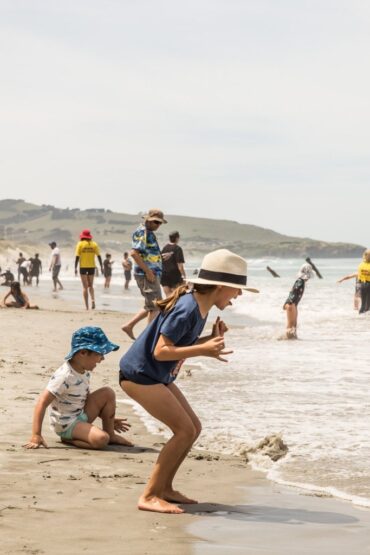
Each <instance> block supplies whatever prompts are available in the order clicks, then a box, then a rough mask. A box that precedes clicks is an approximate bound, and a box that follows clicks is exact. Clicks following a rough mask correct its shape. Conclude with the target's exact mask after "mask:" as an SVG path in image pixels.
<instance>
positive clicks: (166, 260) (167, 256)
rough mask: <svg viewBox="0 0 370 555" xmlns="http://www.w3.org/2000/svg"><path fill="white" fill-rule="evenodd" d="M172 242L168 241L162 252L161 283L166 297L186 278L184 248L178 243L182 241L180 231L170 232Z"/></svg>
mask: <svg viewBox="0 0 370 555" xmlns="http://www.w3.org/2000/svg"><path fill="white" fill-rule="evenodd" d="M169 240H170V242H169V243H167V244H166V245H165V246H164V247H163V249H162V251H161V253H162V277H161V285H162V287H163V291H164V294H165V296H166V297H168V296H169V295H171V293H172V292H173V291H174V289H176V287H178V286H179V285H181V284H182V283H183V281H184V279H185V278H186V274H185V268H184V264H185V260H184V253H183V252H182V248H181V247H180V245H179V244H178V243H179V241H180V233H179V232H178V231H173V232H172V233H170V234H169Z"/></svg>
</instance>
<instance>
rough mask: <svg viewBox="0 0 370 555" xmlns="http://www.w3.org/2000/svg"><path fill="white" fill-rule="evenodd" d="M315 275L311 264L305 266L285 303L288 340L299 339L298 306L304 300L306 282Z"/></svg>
mask: <svg viewBox="0 0 370 555" xmlns="http://www.w3.org/2000/svg"><path fill="white" fill-rule="evenodd" d="M314 275H315V274H314V272H313V269H312V266H311V264H308V263H306V264H303V266H301V268H300V270H299V272H298V274H297V279H296V280H295V282H294V284H293V287H292V289H291V290H290V292H289V295H288V298H287V300H286V301H285V303H284V306H283V309H284V310H285V311H286V316H287V326H286V339H297V320H298V304H299V302H300V300H301V299H302V296H303V293H304V290H305V287H306V282H307V281H308V280H309V279H311V278H312V277H313V276H314Z"/></svg>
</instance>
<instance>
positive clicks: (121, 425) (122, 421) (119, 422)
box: [114, 418, 131, 432]
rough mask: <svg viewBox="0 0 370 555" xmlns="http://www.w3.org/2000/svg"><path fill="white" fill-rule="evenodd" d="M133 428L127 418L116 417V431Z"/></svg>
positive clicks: (125, 430)
mask: <svg viewBox="0 0 370 555" xmlns="http://www.w3.org/2000/svg"><path fill="white" fill-rule="evenodd" d="M130 428H131V424H129V423H128V422H127V418H115V419H114V429H115V430H116V432H127V431H128V430H129V429H130Z"/></svg>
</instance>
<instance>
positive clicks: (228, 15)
mask: <svg viewBox="0 0 370 555" xmlns="http://www.w3.org/2000/svg"><path fill="white" fill-rule="evenodd" d="M0 6H1V13H0V58H1V65H0V70H1V71H0V79H1V87H0V90H1V93H0V94H1V102H0V112H1V127H0V129H1V131H0V135H1V140H0V164H1V166H0V167H1V185H0V187H1V189H0V198H23V199H26V200H28V201H31V202H35V203H46V204H54V205H56V206H59V207H67V206H69V207H79V208H89V207H102V208H110V209H113V210H117V211H122V212H129V213H137V212H139V211H142V210H146V209H148V208H150V207H153V206H158V207H161V208H162V209H163V210H164V211H165V212H167V213H171V214H184V215H193V216H204V217H212V218H226V219H232V220H237V221H239V222H243V223H252V224H256V225H260V226H263V227H268V228H271V229H274V230H276V231H279V232H281V233H287V234H289V235H295V236H309V237H313V238H316V239H324V240H331V241H350V242H356V243H361V244H363V245H370V237H369V232H368V229H367V228H368V222H369V215H368V212H369V206H370V203H369V201H370V186H369V183H370V159H369V154H370V107H369V102H370V72H369V60H370V33H369V29H370V3H369V2H368V0H364V1H362V0H351V1H348V0H333V1H329V0H311V1H308V0H253V1H252V0H196V1H195V0H187V2H183V1H181V2H180V1H179V0H99V1H98V0H63V1H60V0H40V1H37V0H24V1H20V0H0ZM236 239H238V238H237V237H236Z"/></svg>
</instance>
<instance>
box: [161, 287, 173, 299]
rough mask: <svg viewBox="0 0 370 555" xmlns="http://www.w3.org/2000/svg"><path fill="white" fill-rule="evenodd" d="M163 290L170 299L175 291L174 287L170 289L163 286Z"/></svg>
mask: <svg viewBox="0 0 370 555" xmlns="http://www.w3.org/2000/svg"><path fill="white" fill-rule="evenodd" d="M162 289H163V292H164V294H165V296H166V297H169V296H170V295H171V293H172V291H173V289H172V287H169V286H168V285H162Z"/></svg>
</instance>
